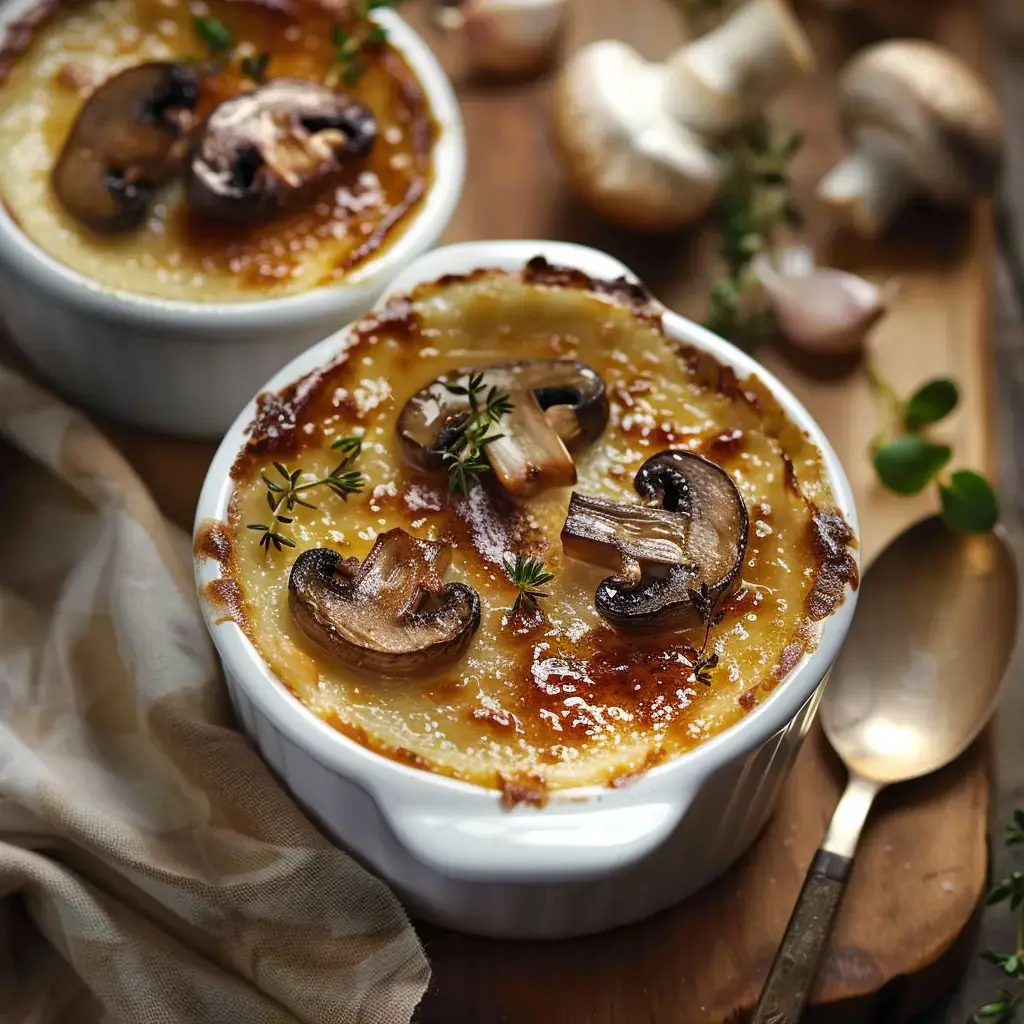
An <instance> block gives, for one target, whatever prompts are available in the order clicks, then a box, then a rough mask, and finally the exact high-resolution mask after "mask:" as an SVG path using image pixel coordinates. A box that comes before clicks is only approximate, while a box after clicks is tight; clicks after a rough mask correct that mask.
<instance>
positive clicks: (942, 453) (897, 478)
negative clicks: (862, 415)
mask: <svg viewBox="0 0 1024 1024" xmlns="http://www.w3.org/2000/svg"><path fill="white" fill-rule="evenodd" d="M952 455H953V451H952V449H951V448H950V447H949V445H945V444H934V443H933V442H931V441H928V440H926V439H925V438H923V437H921V436H920V435H918V434H906V435H904V436H903V437H897V438H896V439H895V440H894V441H890V442H889V443H888V444H884V445H882V446H881V447H880V448H879V449H878V450H877V451H876V452H875V455H874V463H875V470H876V472H877V473H878V476H879V479H880V480H881V481H882V483H883V484H884V485H885V486H886V487H888V488H889V490H890V491H894V492H895V493H896V494H904V495H907V494H918V493H919V492H920V491H922V490H924V488H925V487H926V486H927V485H928V483H929V482H930V481H931V480H932V479H933V478H934V476H935V474H936V473H938V472H939V470H940V469H942V467H943V466H945V465H946V463H947V462H949V460H950V458H951V457H952Z"/></svg>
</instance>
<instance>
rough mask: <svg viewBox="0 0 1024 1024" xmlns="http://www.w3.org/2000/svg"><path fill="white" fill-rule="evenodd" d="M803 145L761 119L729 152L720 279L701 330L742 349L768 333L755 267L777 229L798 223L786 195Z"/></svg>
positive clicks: (718, 216) (719, 210) (718, 214)
mask: <svg viewBox="0 0 1024 1024" xmlns="http://www.w3.org/2000/svg"><path fill="white" fill-rule="evenodd" d="M802 145H803V136H801V135H800V134H799V133H796V132H794V133H791V134H788V135H785V136H784V137H782V138H780V137H779V132H778V130H777V129H775V128H774V127H773V126H772V125H771V124H770V123H769V122H768V121H767V120H765V119H763V118H762V119H761V120H758V121H755V122H754V123H753V124H751V125H750V126H749V127H747V128H745V129H743V131H741V132H740V133H739V134H738V135H737V136H736V137H735V139H734V140H733V143H732V145H731V147H730V152H729V156H728V169H727V171H726V177H725V182H724V184H723V185H722V189H721V191H720V193H719V196H718V199H717V201H716V204H715V220H716V221H717V223H718V227H719V230H720V232H721V242H720V244H719V249H718V258H719V261H720V263H721V265H722V269H723V271H724V274H723V276H722V277H721V278H719V279H718V280H717V281H715V282H714V284H712V286H711V290H710V293H709V295H708V312H707V316H706V319H705V321H704V325H705V326H706V327H707V328H708V329H709V330H712V331H715V332H716V333H717V334H721V335H722V336H723V337H725V338H728V339H729V340H730V341H732V342H734V343H736V344H738V345H740V346H743V347H748V348H749V347H752V346H753V345H754V344H756V343H757V342H758V341H760V340H761V339H762V338H763V337H764V336H765V335H766V334H768V333H769V332H770V330H771V328H772V317H771V315H770V313H769V312H768V310H767V307H766V306H765V304H764V300H763V298H762V297H761V295H760V289H759V288H758V287H757V281H756V277H755V274H754V270H753V262H754V259H755V257H756V256H757V255H758V253H760V252H762V251H768V250H770V249H771V248H772V245H773V243H774V242H775V240H776V235H777V233H778V230H779V228H780V227H782V226H783V225H791V226H798V225H799V224H801V223H802V220H803V218H802V215H801V213H800V210H799V209H798V207H797V206H796V204H795V203H794V201H793V198H792V196H791V195H790V190H789V165H790V163H791V162H792V160H793V158H794V157H795V156H796V154H797V153H798V152H799V151H800V148H801V146H802Z"/></svg>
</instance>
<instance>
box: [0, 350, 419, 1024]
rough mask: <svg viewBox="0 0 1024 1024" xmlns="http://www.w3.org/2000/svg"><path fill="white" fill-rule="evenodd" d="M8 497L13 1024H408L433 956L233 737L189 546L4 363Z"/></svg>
mask: <svg viewBox="0 0 1024 1024" xmlns="http://www.w3.org/2000/svg"><path fill="white" fill-rule="evenodd" d="M0 481H2V486H0V1021H2V1022H4V1024H7V1022H11V1024H13V1022H32V1024H46V1022H49V1021H57V1022H67V1024H92V1022H97V1024H99V1022H101V1021H102V1022H104V1024H107V1022H112V1024H113V1022H122V1021H123V1022H130V1024H134V1022H144V1024H150V1022H153V1024H186V1022H187V1024H192V1022H195V1024H232V1022H236V1021H237V1022H238V1024H285V1022H288V1024H292V1022H296V1021H318V1022H319V1021H323V1022H330V1024H357V1022H358V1024H392V1022H396V1021H408V1020H409V1018H410V1017H411V1015H412V1013H413V1010H414V1008H415V1006H416V1004H417V1003H418V1002H419V1000H420V998H421V996H422V995H423V992H424V990H425V988H426V984H427V980H428V976H429V970H428V967H427V962H426V959H425V957H424V955H423V950H422V948H421V946H420V944H419V941H418V940H417V938H416V935H415V933H414V932H413V930H412V928H411V927H410V925H409V922H408V920H407V919H406V917H405V914H404V913H403V911H402V909H401V907H400V906H399V904H398V903H397V901H396V900H395V898H394V896H393V895H392V894H391V893H390V892H389V891H388V889H387V888H386V887H385V886H384V885H383V883H381V882H379V881H378V880H377V879H375V878H374V877H373V876H371V875H370V874H368V873H367V872H366V871H364V870H363V869H362V868H361V867H360V866H359V865H357V864H356V863H355V862H354V861H353V860H351V859H350V858H349V857H347V856H346V855H345V854H343V853H341V852H340V851H339V850H337V849H335V848H334V847H333V846H331V845H330V844H329V843H328V842H327V841H326V840H325V839H324V838H323V837H322V836H321V835H320V834H319V833H318V832H317V831H316V830H315V829H314V828H313V827H312V826H311V825H310V823H309V822H308V821H307V820H306V819H305V818H304V817H303V816H302V814H301V813H300V812H299V811H298V810H297V809H296V808H295V806H294V805H293V804H292V803H291V802H290V800H289V799H288V797H287V796H286V795H285V794H284V793H283V792H282V790H281V789H280V788H279V787H278V785H277V783H276V782H275V780H274V779H273V777H272V776H271V775H270V773H269V771H268V770H267V768H266V767H265V766H264V765H263V763H262V762H261V761H260V760H259V758H258V757H257V756H256V754H255V753H254V752H253V750H252V749H251V748H250V747H249V746H248V745H247V744H246V742H245V740H244V739H243V737H242V736H241V735H240V734H239V733H238V732H236V731H235V730H234V728H233V726H232V724H231V717H230V712H229V709H228V707H227V706H226V703H225V697H224V690H223V687H222V686H221V683H220V680H219V678H218V674H217V666H216V661H215V659H214V656H213V653H212V650H211V647H210V644H209V642H208V638H207V636H206V633H205V629H204V626H203V623H202V620H201V618H200V614H199V610H198V608H197V605H196V601H195V599H194V591H193V588H192V582H191V571H190V555H189V544H188V539H187V538H186V537H185V535H184V534H183V533H181V531H179V530H176V529H175V528H173V527H171V526H170V525H169V524H168V523H167V522H166V521H165V520H164V519H163V518H162V516H161V515H160V513H159V512H158V511H157V509H156V507H155V506H154V504H153V502H152V501H151V499H150V498H149V496H148V494H147V493H146V491H145V489H144V488H143V486H142V484H141V483H140V481H139V480H138V478H137V477H136V476H135V474H134V473H133V472H132V470H131V469H130V468H129V467H128V465H127V464H126V463H125V462H124V460H123V459H122V458H121V456H120V455H119V454H118V453H117V452H116V451H115V450H114V449H113V447H112V446H111V445H110V443H109V442H108V441H106V440H105V439H104V438H103V436H102V435H101V434H100V433H99V432H98V431H96V430H95V429H94V428H92V427H91V426H90V425H89V423H88V422H86V420H85V419H83V418H82V417H81V416H79V415H78V414H76V413H74V412H73V411H71V410H70V409H68V408H67V407H66V406H64V405H63V404H61V403H59V402H57V401H56V400H55V399H53V398H52V397H51V396H49V395H47V394H46V393H45V392H43V391H41V390H39V389H38V388H37V387H35V386H34V385H32V384H30V383H28V381H26V380H25V379H24V378H23V377H21V376H19V375H18V374H16V373H14V372H13V371H11V370H8V369H7V368H5V367H4V366H2V365H0Z"/></svg>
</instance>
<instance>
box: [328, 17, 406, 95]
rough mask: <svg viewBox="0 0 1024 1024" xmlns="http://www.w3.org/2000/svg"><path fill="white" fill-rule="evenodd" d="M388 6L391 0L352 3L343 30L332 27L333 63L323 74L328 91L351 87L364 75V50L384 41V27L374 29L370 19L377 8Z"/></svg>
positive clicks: (386, 34)
mask: <svg viewBox="0 0 1024 1024" xmlns="http://www.w3.org/2000/svg"><path fill="white" fill-rule="evenodd" d="M392 6H393V2H392V0H355V2H354V3H353V4H352V20H351V22H350V24H349V25H348V26H347V27H346V28H343V27H342V26H341V25H335V26H334V27H333V28H332V29H331V45H332V46H333V47H334V62H333V64H332V65H331V68H330V70H329V71H328V72H327V84H328V85H329V86H330V87H331V88H332V89H336V88H337V87H338V85H339V84H340V83H344V84H345V85H354V84H355V83H356V82H358V81H359V79H360V78H362V76H363V73H364V72H365V71H366V60H365V52H366V49H367V48H368V47H374V46H381V45H383V44H384V43H385V42H387V38H388V33H387V30H386V29H385V28H384V26H383V25H378V24H377V23H376V22H375V21H374V20H373V19H372V18H371V16H370V15H371V13H372V12H373V11H375V10H377V9H378V8H381V7H392Z"/></svg>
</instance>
